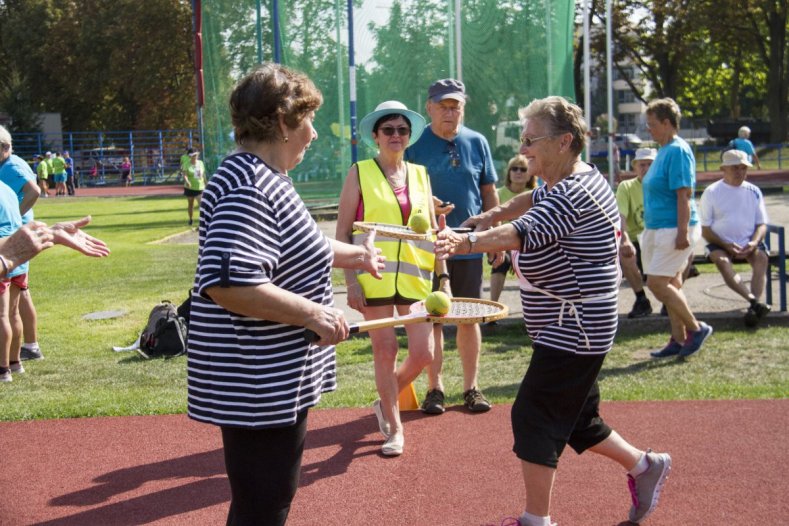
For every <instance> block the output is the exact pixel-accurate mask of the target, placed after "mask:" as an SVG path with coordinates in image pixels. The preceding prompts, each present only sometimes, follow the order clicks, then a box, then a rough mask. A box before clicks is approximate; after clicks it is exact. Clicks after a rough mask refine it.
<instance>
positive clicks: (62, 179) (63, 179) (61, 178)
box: [55, 172, 67, 183]
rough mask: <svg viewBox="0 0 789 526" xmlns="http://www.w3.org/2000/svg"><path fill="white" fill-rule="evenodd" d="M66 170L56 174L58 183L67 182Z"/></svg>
mask: <svg viewBox="0 0 789 526" xmlns="http://www.w3.org/2000/svg"><path fill="white" fill-rule="evenodd" d="M66 177H67V176H66V172H63V173H59V174H55V182H56V183H65V182H66Z"/></svg>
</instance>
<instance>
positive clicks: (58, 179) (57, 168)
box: [52, 152, 68, 196]
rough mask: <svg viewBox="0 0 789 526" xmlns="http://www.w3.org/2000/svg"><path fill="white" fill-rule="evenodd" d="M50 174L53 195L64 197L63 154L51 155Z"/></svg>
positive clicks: (65, 175) (64, 172) (64, 164)
mask: <svg viewBox="0 0 789 526" xmlns="http://www.w3.org/2000/svg"><path fill="white" fill-rule="evenodd" d="M52 172H53V177H54V179H55V195H56V196H58V195H66V179H67V178H68V176H67V174H66V160H65V159H64V158H63V154H62V153H60V152H56V153H54V154H53V155H52Z"/></svg>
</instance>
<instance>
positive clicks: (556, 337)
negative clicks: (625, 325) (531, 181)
mask: <svg viewBox="0 0 789 526" xmlns="http://www.w3.org/2000/svg"><path fill="white" fill-rule="evenodd" d="M591 168H592V169H591V170H590V171H588V172H583V173H578V174H573V175H571V176H569V177H567V178H565V179H563V180H562V181H560V182H559V183H557V184H556V185H555V186H554V187H553V188H552V189H551V190H550V191H548V190H547V187H545V186H542V187H539V188H538V189H536V190H535V191H534V193H533V206H532V208H531V209H530V210H529V211H528V212H527V213H526V214H524V215H523V216H521V217H520V218H518V219H516V220H515V221H513V222H512V225H513V226H514V227H515V229H516V230H517V231H518V233H519V235H520V236H521V239H522V240H523V245H522V249H521V252H520V254H519V255H518V270H519V272H520V273H521V274H522V275H523V277H525V278H526V279H527V280H528V281H529V282H530V283H531V284H532V285H533V286H534V287H536V288H539V289H542V290H543V291H545V292H548V293H549V294H551V295H553V296H555V297H552V296H550V295H546V294H544V293H541V292H538V291H529V290H524V289H523V288H522V290H521V302H522V304H523V319H524V321H525V323H526V328H527V329H528V331H529V336H530V337H531V338H532V340H533V341H534V342H535V343H539V344H541V345H543V346H545V347H550V348H552V349H557V350H561V351H568V352H573V353H579V354H602V353H606V352H608V351H609V350H611V347H612V346H613V341H614V336H615V335H616V328H617V322H618V317H617V294H618V290H619V278H620V272H619V262H618V252H617V247H618V244H619V239H618V238H619V230H620V221H619V211H618V209H617V206H616V199H615V197H614V194H613V192H612V191H611V188H610V187H609V186H608V183H607V182H606V180H605V179H604V178H603V177H602V175H601V174H600V172H599V171H598V170H597V169H596V168H594V167H591ZM558 298H561V300H566V302H564V303H563V302H562V301H561V300H560V299H558ZM594 298H598V299H594ZM569 302H572V303H569ZM573 308H574V309H576V310H577V313H578V316H577V318H576V315H575V313H574V312H573ZM578 320H580V325H579V323H578ZM587 338H588V343H589V345H588V347H587Z"/></svg>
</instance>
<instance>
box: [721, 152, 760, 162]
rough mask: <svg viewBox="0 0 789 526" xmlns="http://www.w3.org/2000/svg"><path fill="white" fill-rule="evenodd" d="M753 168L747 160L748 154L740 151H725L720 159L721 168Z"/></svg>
mask: <svg viewBox="0 0 789 526" xmlns="http://www.w3.org/2000/svg"><path fill="white" fill-rule="evenodd" d="M741 164H744V165H745V166H753V165H752V164H751V162H750V161H749V160H748V154H747V153H745V152H743V151H742V150H726V151H725V152H723V157H721V166H739V165H741Z"/></svg>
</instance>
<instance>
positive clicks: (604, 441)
mask: <svg viewBox="0 0 789 526" xmlns="http://www.w3.org/2000/svg"><path fill="white" fill-rule="evenodd" d="M582 115H583V114H582V111H581V109H580V108H579V107H578V106H576V105H574V104H571V103H570V102H568V101H567V100H565V99H563V98H561V97H548V98H546V99H541V100H535V101H533V102H532V103H531V104H529V106H528V107H526V108H524V109H522V110H521V113H520V116H521V118H522V119H523V121H524V123H525V124H524V128H523V134H522V136H521V145H522V146H521V149H520V152H521V153H522V154H523V155H525V156H526V158H527V159H528V161H529V173H530V175H533V176H540V177H542V179H543V180H544V181H545V186H541V187H539V188H537V189H536V190H534V191H532V192H526V193H524V194H520V195H518V196H516V197H515V198H513V199H511V200H510V201H508V202H507V203H505V204H503V205H501V206H499V207H498V208H495V209H493V210H491V211H489V212H487V213H485V214H482V215H481V216H477V217H475V218H472V219H471V220H469V221H467V222H466V226H468V225H470V224H474V225H476V226H477V230H478V232H475V233H473V234H463V235H461V234H455V233H453V232H452V231H451V230H442V231H441V232H440V234H439V236H438V240H437V242H436V254H437V255H439V257H447V256H448V255H450V254H456V253H460V254H463V253H467V252H496V251H498V250H506V249H508V250H512V251H513V267H514V268H515V269H516V272H517V273H518V277H519V279H520V282H521V302H522V304H523V316H524V321H525V322H526V327H527V329H528V331H529V336H530V337H531V339H532V340H533V349H534V352H533V353H532V358H531V362H530V364H529V367H528V370H527V371H526V375H525V376H524V379H523V382H522V383H521V387H520V390H519V391H518V395H517V397H516V399H515V403H514V404H513V407H512V429H513V434H514V437H515V445H514V447H513V450H514V451H515V454H516V455H517V456H518V457H519V458H520V459H521V463H522V468H523V478H524V483H525V485H526V510H525V512H524V513H523V515H522V516H521V517H520V519H519V520H520V524H521V525H522V526H531V525H535V526H536V525H540V526H542V525H550V496H551V491H552V489H553V481H554V477H555V472H556V468H557V466H558V461H559V457H560V456H561V454H562V451H563V450H564V447H565V446H566V445H568V444H569V445H570V447H572V448H573V449H574V450H575V451H576V452H577V453H582V452H583V451H586V450H590V451H593V452H595V453H599V454H601V455H604V456H606V457H609V458H611V459H613V460H615V461H617V462H619V463H620V464H621V465H622V466H623V467H624V468H625V469H626V470H627V471H628V477H629V486H630V489H631V495H632V497H633V499H632V507H631V509H630V517H629V520H631V521H632V522H636V523H638V522H640V521H641V520H643V519H644V518H646V516H647V515H649V513H651V512H652V510H653V509H654V508H655V505H656V504H657V499H658V496H659V493H660V489H661V488H662V485H663V483H664V481H665V479H666V477H667V475H668V471H669V469H670V466H671V458H670V457H669V456H668V455H667V454H656V453H652V452H651V451H650V450H647V451H641V450H639V449H636V448H635V447H633V446H632V445H630V444H629V443H628V442H626V441H625V440H624V439H623V438H622V437H621V436H620V435H619V434H618V433H617V432H616V431H614V430H612V429H611V428H610V427H608V425H606V423H605V422H604V421H603V419H602V418H601V417H600V416H599V402H600V393H599V390H598V386H597V376H598V374H599V372H600V369H601V367H602V365H603V360H604V359H605V356H606V353H607V352H608V351H609V350H611V347H612V346H613V341H614V336H615V334H616V328H617V320H618V317H617V294H618V290H619V280H620V270H619V263H618V254H617V249H618V246H619V236H620V222H619V212H618V211H617V206H616V200H615V198H614V194H613V192H612V191H611V188H610V187H609V186H608V184H607V183H606V181H605V179H604V178H603V176H602V175H601V174H600V172H599V171H598V170H597V168H595V167H594V166H591V165H589V164H586V163H584V162H582V161H581V159H580V153H581V151H582V150H583V148H584V146H585V140H586V123H585V122H584V119H583V116H582ZM501 220H511V221H512V222H511V223H510V224H505V225H502V226H499V227H496V228H493V229H489V230H484V228H487V227H489V226H490V225H492V224H494V222H497V221H501ZM440 223H443V220H442V221H440Z"/></svg>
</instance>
